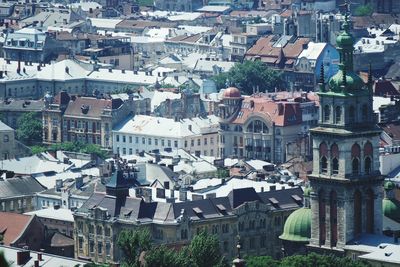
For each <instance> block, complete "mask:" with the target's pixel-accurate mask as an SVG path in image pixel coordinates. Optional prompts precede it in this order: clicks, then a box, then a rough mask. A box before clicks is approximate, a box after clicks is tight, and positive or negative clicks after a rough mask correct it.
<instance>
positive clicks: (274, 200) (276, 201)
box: [268, 197, 279, 205]
mask: <svg viewBox="0 0 400 267" xmlns="http://www.w3.org/2000/svg"><path fill="white" fill-rule="evenodd" d="M268 200H269V202H271V203H272V204H273V205H278V204H279V201H278V200H276V198H274V197H270V198H269V199H268Z"/></svg>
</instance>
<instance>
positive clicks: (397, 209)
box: [382, 198, 400, 223]
mask: <svg viewBox="0 0 400 267" xmlns="http://www.w3.org/2000/svg"><path fill="white" fill-rule="evenodd" d="M382 204H383V206H382V209H383V214H384V215H385V216H386V217H388V218H390V219H392V220H394V221H396V222H398V223H400V202H399V201H398V200H396V199H389V198H384V199H383V202H382Z"/></svg>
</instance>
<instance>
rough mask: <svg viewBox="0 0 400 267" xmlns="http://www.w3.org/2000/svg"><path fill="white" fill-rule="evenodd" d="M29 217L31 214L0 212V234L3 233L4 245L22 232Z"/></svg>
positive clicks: (7, 244)
mask: <svg viewBox="0 0 400 267" xmlns="http://www.w3.org/2000/svg"><path fill="white" fill-rule="evenodd" d="M31 219H32V216H31V215H23V214H17V213H11V212H0V234H3V242H4V245H6V246H9V245H11V244H12V243H13V242H14V241H15V240H16V239H17V238H18V237H19V236H20V235H21V234H22V233H23V231H24V230H25V228H26V227H27V226H28V225H29V223H30V221H31Z"/></svg>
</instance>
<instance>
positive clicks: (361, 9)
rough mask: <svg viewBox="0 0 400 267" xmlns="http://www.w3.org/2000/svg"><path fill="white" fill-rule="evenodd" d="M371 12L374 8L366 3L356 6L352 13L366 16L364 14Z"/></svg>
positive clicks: (368, 14) (367, 14) (370, 13)
mask: <svg viewBox="0 0 400 267" xmlns="http://www.w3.org/2000/svg"><path fill="white" fill-rule="evenodd" d="M373 12H374V8H373V7H372V6H371V5H370V4H367V5H362V6H359V7H357V8H356V10H355V11H354V15H356V16H360V17H366V16H371V15H372V13H373Z"/></svg>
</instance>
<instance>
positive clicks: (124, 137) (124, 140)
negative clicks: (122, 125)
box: [122, 135, 126, 143]
mask: <svg viewBox="0 0 400 267" xmlns="http://www.w3.org/2000/svg"><path fill="white" fill-rule="evenodd" d="M125 142H126V136H125V135H123V136H122V143H125Z"/></svg>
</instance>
